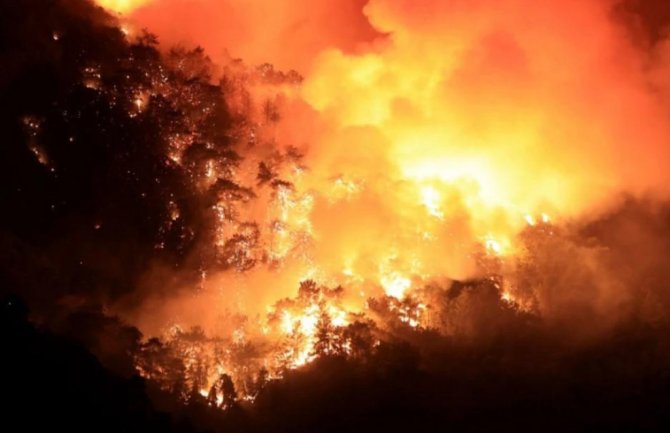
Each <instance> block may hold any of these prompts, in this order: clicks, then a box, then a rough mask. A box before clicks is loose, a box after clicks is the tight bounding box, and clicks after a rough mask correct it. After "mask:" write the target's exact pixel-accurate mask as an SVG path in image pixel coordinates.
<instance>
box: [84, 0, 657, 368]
mask: <svg viewBox="0 0 670 433" xmlns="http://www.w3.org/2000/svg"><path fill="white" fill-rule="evenodd" d="M99 3H100V4H102V5H103V6H106V7H109V8H111V9H112V10H115V11H118V12H129V11H131V10H133V8H136V7H138V6H140V5H143V4H145V3H148V2H121V1H117V2H113V1H103V0H99ZM194 3H195V4H196V5H195V6H192V8H191V9H189V6H187V2H184V1H178V0H166V1H165V3H162V2H160V1H155V2H153V3H152V4H151V5H149V6H148V7H146V8H143V9H142V10H138V11H137V14H136V16H135V18H136V19H137V20H138V21H139V22H140V23H141V24H142V23H155V24H157V25H158V31H159V32H164V33H163V34H164V35H165V36H167V38H168V40H171V41H172V40H175V39H176V40H179V39H180V38H181V37H183V36H184V34H183V32H188V31H190V32H191V33H189V34H188V36H190V37H193V38H194V39H199V38H200V37H203V38H205V39H206V41H205V42H210V43H211V41H212V39H213V38H214V37H215V36H217V37H218V36H220V38H219V39H220V40H219V41H218V42H216V43H211V46H212V47H216V49H222V48H223V47H222V46H221V45H220V44H221V43H222V42H221V41H222V40H227V41H229V44H230V45H229V46H230V47H231V49H233V48H235V49H240V50H241V51H242V52H241V53H240V54H242V55H245V56H247V55H248V56H247V57H245V58H250V59H252V60H251V61H250V63H251V62H254V61H256V60H258V58H259V56H260V55H261V53H262V54H266V53H267V55H268V56H269V57H270V59H269V60H272V61H276V62H277V63H278V64H280V65H281V66H285V65H287V64H290V65H289V67H293V65H295V67H296V68H298V69H301V72H303V73H304V74H305V77H304V81H302V82H300V83H299V84H298V83H294V82H291V83H286V82H282V83H280V84H268V83H267V82H262V80H261V79H257V80H256V81H253V80H251V79H249V78H248V77H249V76H252V75H253V73H252V72H249V71H252V68H251V67H246V66H239V64H238V63H235V62H234V61H231V60H230V59H227V58H226V56H220V57H221V58H222V59H223V60H221V62H222V65H221V67H222V69H223V70H224V75H226V78H227V79H230V80H231V81H232V82H235V83H238V84H239V83H241V84H240V87H243V88H244V89H245V91H248V95H247V94H246V93H245V94H244V95H242V96H243V97H242V96H240V95H239V94H237V93H234V92H233V91H231V93H230V94H229V95H226V97H227V98H229V99H228V103H229V106H230V107H231V112H234V113H236V114H237V113H243V115H244V116H247V117H246V118H245V119H246V120H248V124H251V125H254V127H255V128H256V129H254V130H253V134H247V135H245V137H248V136H252V139H253V142H254V145H253V146H251V145H249V143H248V141H252V139H248V141H244V142H243V143H241V144H238V145H237V149H238V150H239V152H240V154H242V156H243V157H244V161H243V162H241V163H240V166H239V167H236V171H235V176H236V177H237V179H239V180H240V183H241V184H244V185H252V186H253V185H254V184H255V185H257V188H255V189H254V194H255V196H254V197H252V198H248V199H245V200H240V204H237V205H236V207H235V209H231V207H230V206H231V205H230V203H229V202H227V201H226V198H225V197H224V198H221V199H220V200H219V201H218V202H216V203H215V204H213V205H212V206H211V210H212V212H213V216H214V219H215V220H216V221H217V224H218V230H217V233H216V239H214V240H213V242H212V245H211V247H212V249H213V250H215V251H221V250H223V249H224V248H225V246H226V245H227V243H228V242H229V241H230V240H231V239H232V238H233V236H234V235H235V234H237V233H239V232H243V228H241V227H242V226H243V224H241V223H237V224H234V223H231V222H230V219H231V217H230V215H231V214H232V213H233V210H234V213H235V215H236V216H237V217H238V219H239V220H240V221H244V222H247V221H253V222H255V223H257V224H258V226H259V228H258V236H257V237H258V242H257V244H254V245H251V243H249V244H244V248H243V249H244V252H245V254H247V255H249V256H253V257H255V258H258V263H257V264H256V265H255V266H254V267H250V268H248V269H247V268H245V269H239V268H236V269H235V270H225V271H216V270H215V271H212V272H206V271H203V278H202V279H203V284H202V291H201V292H199V293H198V295H197V296H193V297H190V296H184V297H178V296H177V297H175V299H172V300H168V301H164V300H162V299H161V300H156V299H151V300H149V301H146V303H145V305H143V307H142V308H144V309H146V310H150V311H152V315H151V318H146V317H141V318H140V319H138V321H139V322H143V321H144V323H140V325H141V326H142V327H143V328H148V329H150V330H152V331H156V330H160V329H163V328H162V327H163V326H164V323H162V322H164V321H165V320H163V319H164V318H165V317H168V318H170V320H172V318H173V317H179V318H180V319H181V320H183V321H184V322H186V323H189V324H191V325H200V326H203V327H205V328H206V329H208V330H214V331H212V332H220V333H223V334H225V335H228V336H230V335H232V333H233V332H234V331H235V332H237V331H239V330H238V329H237V328H236V329H234V330H233V329H229V328H225V327H222V326H221V325H220V323H219V322H217V321H218V320H220V317H221V315H222V314H223V312H230V311H235V312H240V313H241V314H244V315H245V316H246V317H251V318H254V319H252V320H249V322H248V323H246V325H245V326H247V327H248V329H246V328H245V331H248V333H244V334H240V335H244V337H240V338H241V339H242V340H245V339H247V338H249V339H251V338H254V337H256V336H261V337H259V338H262V339H263V341H266V340H269V341H271V342H272V343H273V344H274V345H273V346H272V348H273V349H272V351H269V352H268V353H267V354H264V355H265V358H264V362H265V364H264V366H265V365H267V366H268V368H269V370H270V374H271V375H275V376H279V375H281V371H282V370H281V368H280V367H278V365H279V364H281V362H283V363H284V365H288V366H289V367H290V368H297V367H299V366H302V365H304V364H306V363H308V362H310V361H311V360H313V359H315V357H316V354H315V345H317V342H318V333H319V330H320V329H323V328H327V329H329V330H330V331H332V333H333V334H334V335H337V336H339V334H338V332H340V331H342V330H343V329H344V328H346V327H347V325H349V324H350V323H351V322H352V320H351V317H352V315H356V314H358V315H365V314H367V310H368V309H369V306H370V300H371V299H383V300H385V302H387V303H388V305H390V307H389V308H388V309H389V311H391V312H392V313H393V314H395V315H396V318H397V319H398V321H399V322H401V323H402V324H404V325H403V326H409V327H411V328H422V327H426V326H428V322H427V320H428V319H427V317H428V312H429V307H428V306H427V305H428V302H427V301H426V300H425V299H423V298H422V296H423V292H422V290H423V289H424V288H425V287H427V286H429V285H430V284H432V283H435V284H438V283H439V285H441V286H442V287H445V289H446V288H448V287H449V285H450V284H451V283H452V282H453V281H465V280H471V279H472V280H474V279H483V278H487V277H488V276H489V274H490V273H497V274H500V276H501V277H503V278H505V277H508V276H509V275H511V274H513V272H514V267H515V266H516V264H517V261H518V260H521V259H523V258H524V245H523V239H522V235H524V234H526V233H528V232H532V231H533V230H537V231H541V230H545V229H546V231H547V232H548V233H549V232H551V230H549V229H550V228H551V227H553V226H554V225H559V224H561V222H562V221H567V220H570V219H575V218H589V217H591V216H593V215H598V213H599V212H602V211H603V209H607V207H608V206H610V205H611V203H613V202H615V201H616V200H617V198H618V196H619V195H620V194H621V193H622V192H624V193H629V194H642V193H658V192H659V189H660V190H662V191H661V192H662V193H663V194H666V193H667V191H663V188H665V187H663V186H659V185H667V184H670V182H668V181H670V179H668V177H669V176H668V174H667V170H666V167H665V165H666V164H667V161H668V160H670V145H669V144H668V143H670V129H669V128H668V127H667V125H666V124H667V120H665V119H667V115H668V114H670V113H669V112H668V110H667V108H666V107H665V105H663V104H662V103H661V100H660V99H659V98H660V96H658V95H659V94H657V93H654V92H649V91H648V89H649V87H650V86H651V84H650V83H651V81H650V80H651V78H650V76H648V74H649V70H650V69H651V66H649V63H650V61H649V59H647V58H645V57H644V56H643V55H641V54H639V53H637V52H636V51H635V47H634V45H633V43H632V42H631V40H630V39H629V38H628V37H627V36H626V35H625V33H624V30H623V29H622V28H621V27H620V26H619V25H618V24H617V23H616V22H614V21H613V20H612V19H611V16H610V14H609V12H610V10H609V9H608V7H606V5H605V4H606V3H608V2H597V1H596V2H587V1H583V0H567V1H565V2H555V1H549V0H540V1H538V0H496V1H487V0H475V1H458V0H457V1H450V2H445V1H438V0H429V1H425V2H414V1H404V0H370V1H369V2H367V4H365V5H364V4H363V3H364V2H361V1H351V0H347V1H346V2H343V4H345V5H346V7H345V6H343V8H342V10H341V11H337V13H336V15H335V16H334V19H335V20H336V21H337V22H338V23H346V22H347V19H349V18H350V19H351V22H352V23H354V24H355V27H356V30H355V31H353V33H355V34H354V35H353V36H352V35H350V34H346V35H345V34H340V33H338V32H343V30H342V29H333V28H331V27H330V26H328V27H327V28H324V29H323V33H322V34H321V33H319V32H318V31H317V30H318V26H319V25H321V24H323V22H322V20H323V19H324V17H323V16H322V14H320V13H317V12H324V11H326V12H328V11H332V10H333V7H334V6H333V5H334V4H339V2H329V3H331V4H330V5H327V4H325V3H326V2H314V4H315V6H314V9H309V8H310V7H311V6H308V5H307V2H304V1H298V0H292V1H290V2H287V5H286V7H284V5H283V4H282V6H274V8H273V7H272V6H271V5H269V3H270V2H267V1H260V0H257V1H250V2H248V3H244V5H242V3H241V2H234V1H224V2H212V1H205V0H202V1H199V2H194ZM272 4H273V5H274V4H275V2H272ZM310 4H311V3H310ZM216 5H219V6H218V9H216V11H217V17H219V18H220V19H221V20H224V18H223V16H225V15H226V14H227V13H230V15H231V16H232V17H242V18H243V19H240V20H238V21H235V20H234V19H233V20H232V21H231V22H230V23H229V24H230V25H231V26H233V27H234V28H233V30H234V31H236V32H237V33H236V34H235V35H231V34H227V33H226V32H227V31H229V30H226V29H230V27H229V26H226V25H221V26H220V27H221V28H222V29H223V30H219V31H220V32H221V33H216V32H213V33H212V34H208V35H203V34H202V32H203V31H204V30H202V29H194V28H190V27H189V28H183V29H178V30H173V33H170V30H168V27H169V29H172V27H171V26H172V22H171V21H169V19H168V18H169V17H171V16H173V15H174V14H175V13H177V12H183V11H189V13H193V14H195V15H197V16H199V17H203V18H202V19H203V23H206V24H207V26H205V27H206V28H214V25H213V23H212V21H210V19H209V18H207V19H206V18H204V15H205V12H203V11H209V10H213V9H212V8H215V7H217V6H216ZM352 5H355V6H357V7H355V8H354V7H353V6H352ZM265 6H267V7H269V8H270V10H272V11H274V12H276V13H277V16H276V21H272V20H268V18H267V16H271V15H272V14H271V13H269V12H267V10H266V9H263V7H265ZM520 10H523V11H524V13H522V14H521V13H518V11H520ZM261 11H262V13H261ZM363 18H364V19H363ZM304 20H307V21H304ZM361 20H363V22H361ZM167 22H169V23H170V26H166V23H167ZM303 22H306V24H304V28H303V27H301V26H302V24H299V23H303ZM199 24H201V23H200V22H197V21H196V22H194V23H192V24H191V25H192V26H198V25H199ZM186 26H189V24H188V23H187V24H186ZM235 26H240V27H241V28H237V27H235ZM266 27H268V28H266ZM288 29H294V30H295V32H296V34H292V33H291V32H289V30H288ZM575 29H580V31H575ZM312 34H314V35H312ZM277 35H280V36H279V37H277ZM252 36H253V37H252ZM300 37H302V38H303V39H300ZM226 38H228V39H226ZM254 38H256V39H258V40H257V41H255V39H254ZM275 39H276V40H275ZM278 41H281V42H282V43H285V45H281V46H277V45H276V44H279V42H278ZM237 42H239V44H238V43H237ZM267 47H271V49H266V48H267ZM296 47H298V48H299V49H293V48H296ZM219 54H220V53H215V54H213V57H214V58H215V59H216V58H217V56H219ZM622 59H625V60H622ZM291 62H294V63H291ZM231 65H232V66H231ZM236 68H238V69H236ZM240 68H241V69H240ZM244 68H247V69H244ZM240 70H242V72H239V71H240ZM261 75H262V73H261ZM256 78H257V77H256ZM98 79H99V75H98V76H96V70H95V68H91V71H89V73H88V75H87V80H88V81H87V83H89V82H90V86H92V88H95V85H96V83H97V81H98ZM88 85H89V84H87V86H88ZM245 86H246V87H245ZM247 97H248V100H247ZM240 101H244V103H242V102H240ZM247 102H248V105H249V106H251V108H249V107H247V105H245V104H247ZM149 103H150V99H149V98H148V96H147V95H144V94H142V95H140V96H138V97H137V99H135V100H134V101H133V104H134V105H135V107H134V108H135V109H136V110H135V111H136V112H137V113H140V112H142V111H143V110H144V109H145V108H146V106H147V104H149ZM273 104H274V105H276V111H277V112H278V113H279V114H278V115H277V116H270V115H268V112H269V111H271V110H264V108H268V107H271V108H272V107H274V105H273ZM245 107H246V108H245ZM261 107H263V108H261ZM244 109H246V110H247V111H243V110H244ZM261 113H263V114H261ZM632 119H635V121H632ZM245 140H246V138H245ZM240 141H243V140H240ZM186 142H187V140H184V139H183V138H182V137H174V140H173V144H174V148H173V149H171V150H170V153H169V155H168V157H169V158H170V160H171V161H173V162H174V163H175V164H177V165H179V164H181V152H182V150H183V147H184V146H185V144H184V143H186ZM640 148H644V149H646V150H648V151H640ZM296 155H298V156H296ZM268 161H272V163H269V162H268ZM260 163H263V164H265V163H268V164H269V165H272V167H271V170H270V169H268V172H271V174H272V176H274V177H273V178H272V179H273V181H275V183H274V184H272V182H267V184H264V185H261V184H260V182H258V176H259V168H258V167H259V164H260ZM219 177H220V173H219V172H218V171H217V166H216V164H215V161H214V160H213V159H212V160H210V161H208V163H207V164H206V166H205V168H204V172H203V173H202V178H200V179H199V183H198V185H199V187H202V188H203V190H204V189H206V188H209V187H211V186H212V185H214V184H215V182H216V181H217V179H219ZM270 185H271V186H270ZM174 212H175V213H174V214H175V215H178V212H179V210H178V209H176V210H174ZM245 230H248V231H249V229H248V227H247V228H246V229H245ZM492 269H494V270H493V271H492ZM306 280H313V281H314V282H315V283H316V285H317V286H318V287H319V288H320V289H319V290H320V292H319V293H318V294H312V295H310V296H311V297H306V298H305V297H304V296H303V294H300V295H298V297H296V291H297V290H298V287H300V286H301V283H304V282H305V281H306ZM539 286H541V285H540V284H538V287H539ZM336 287H341V288H342V293H341V294H340V293H338V295H337V296H335V295H332V296H331V295H329V294H328V295H327V294H324V292H326V289H325V288H331V289H332V288H336ZM496 288H497V289H498V291H499V296H500V299H501V300H502V301H504V302H505V304H509V305H516V306H520V307H519V308H521V307H523V308H524V309H531V308H535V309H536V311H535V312H537V313H538V314H540V313H544V312H546V311H550V310H551V309H550V308H549V307H547V306H546V303H547V302H545V303H544V304H543V303H542V302H543V300H542V299H543V298H542V297H541V296H536V295H537V294H536V293H531V290H529V293H525V292H522V291H519V292H518V293H517V291H512V290H508V289H507V288H505V289H502V288H501V287H498V286H496ZM301 289H302V288H301ZM532 290H541V287H540V288H537V287H533V288H532ZM556 296H558V295H556ZM411 301H416V302H417V303H418V306H417V305H413V306H411V307H410V306H407V305H406V304H405V302H407V303H409V302H411ZM538 305H539V306H538ZM156 317H160V319H156ZM156 322H159V323H156ZM324 323H325V324H327V325H328V326H326V325H324ZM222 328H225V330H224V331H221V329H222ZM445 332H446V331H445ZM342 338H343V337H342ZM342 347H343V348H346V347H347V346H346V342H344V343H342V344H341V347H340V349H341V348H342ZM342 350H345V349H342ZM345 351H346V350H345ZM278 360H280V361H278Z"/></svg>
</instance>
